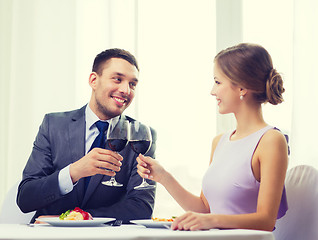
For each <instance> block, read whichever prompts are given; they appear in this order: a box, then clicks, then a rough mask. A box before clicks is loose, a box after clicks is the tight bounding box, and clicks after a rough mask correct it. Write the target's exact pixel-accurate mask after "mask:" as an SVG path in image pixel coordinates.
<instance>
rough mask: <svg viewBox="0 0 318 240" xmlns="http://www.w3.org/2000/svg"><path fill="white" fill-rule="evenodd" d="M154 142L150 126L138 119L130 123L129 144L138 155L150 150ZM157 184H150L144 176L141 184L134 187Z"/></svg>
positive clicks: (142, 188)
mask: <svg viewBox="0 0 318 240" xmlns="http://www.w3.org/2000/svg"><path fill="white" fill-rule="evenodd" d="M151 144H152V135H151V131H150V127H148V126H147V125H144V124H142V123H140V122H138V121H133V122H131V123H130V138H129V145H130V147H131V148H132V150H133V151H134V152H136V153H137V154H138V155H139V154H140V153H141V154H145V153H147V152H148V151H149V149H150V147H151ZM152 188H155V185H150V184H148V183H147V182H146V180H145V179H144V178H143V179H142V183H141V184H140V185H139V186H136V187H134V189H136V190H144V189H152Z"/></svg>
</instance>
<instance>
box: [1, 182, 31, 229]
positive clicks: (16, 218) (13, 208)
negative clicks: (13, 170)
mask: <svg viewBox="0 0 318 240" xmlns="http://www.w3.org/2000/svg"><path fill="white" fill-rule="evenodd" d="M18 186H19V182H17V183H16V184H14V185H13V186H12V187H11V188H10V189H9V191H8V193H7V195H6V197H5V199H4V201H3V204H2V208H1V212H0V223H4V224H7V223H10V224H11V223H16V224H28V223H30V221H31V219H32V217H33V216H34V214H35V212H30V213H23V212H22V211H21V210H20V208H19V207H18V205H17V203H16V198H17V192H18Z"/></svg>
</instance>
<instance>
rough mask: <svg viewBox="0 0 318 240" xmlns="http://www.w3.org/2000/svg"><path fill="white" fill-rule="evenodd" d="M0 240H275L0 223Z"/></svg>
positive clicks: (223, 233)
mask: <svg viewBox="0 0 318 240" xmlns="http://www.w3.org/2000/svg"><path fill="white" fill-rule="evenodd" d="M0 239H6V240H13V239H15V240H23V239H28V240H30V239H42V240H53V239H59V240H60V239H93V240H94V239H106V240H110V239H114V240H137V239H138V240H146V239H151V240H156V239H160V240H163V239H167V240H168V239H169V240H173V239H191V240H201V239H209V240H225V239H226V240H231V239H235V240H274V236H273V234H272V233H271V232H265V231H254V230H242V229H236V230H210V231H193V232H190V231H172V230H170V229H158V228H145V227H144V226H138V225H122V226H120V227H111V226H98V227H52V226H50V225H45V226H44V225H41V226H27V225H18V224H0Z"/></svg>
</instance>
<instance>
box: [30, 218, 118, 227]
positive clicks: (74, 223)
mask: <svg viewBox="0 0 318 240" xmlns="http://www.w3.org/2000/svg"><path fill="white" fill-rule="evenodd" d="M36 220H38V221H41V222H46V223H48V224H50V225H52V226H55V227H93V226H98V225H101V224H104V223H108V222H111V221H114V220H116V219H115V218H98V217H96V218H94V219H93V220H60V219H59V218H58V217H51V218H37V219H36Z"/></svg>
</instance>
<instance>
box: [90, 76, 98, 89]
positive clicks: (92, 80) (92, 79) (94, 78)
mask: <svg viewBox="0 0 318 240" xmlns="http://www.w3.org/2000/svg"><path fill="white" fill-rule="evenodd" d="M97 78H98V75H97V73H96V72H92V73H91V74H90V75H89V79H88V84H89V85H90V86H91V88H92V89H96V85H97Z"/></svg>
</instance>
